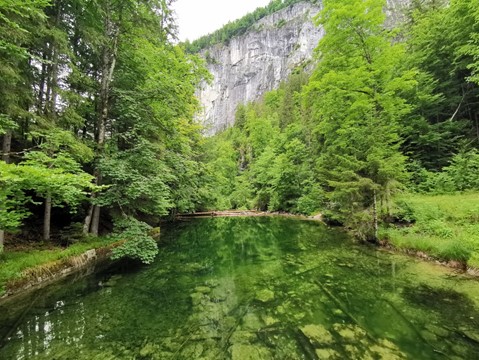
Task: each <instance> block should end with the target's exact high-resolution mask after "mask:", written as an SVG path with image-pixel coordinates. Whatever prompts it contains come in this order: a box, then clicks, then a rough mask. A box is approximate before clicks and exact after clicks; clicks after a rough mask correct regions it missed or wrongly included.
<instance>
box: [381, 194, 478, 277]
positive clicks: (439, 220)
mask: <svg viewBox="0 0 479 360" xmlns="http://www.w3.org/2000/svg"><path fill="white" fill-rule="evenodd" d="M393 214H394V216H395V217H396V218H398V219H401V220H403V221H404V222H405V223H408V222H409V223H410V225H402V226H397V225H393V226H389V227H387V228H383V229H382V230H381V237H382V238H384V239H387V240H388V241H389V242H390V243H391V244H392V245H394V246H396V247H398V248H402V249H412V250H417V251H423V252H425V253H427V254H429V255H431V256H434V257H437V258H439V259H442V260H447V261H449V260H454V261H459V262H461V263H463V264H466V265H468V266H470V267H475V268H479V193H464V194H450V195H424V194H403V195H400V196H398V197H396V199H395V206H394V210H393Z"/></svg>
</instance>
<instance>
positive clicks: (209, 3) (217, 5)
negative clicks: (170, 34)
mask: <svg viewBox="0 0 479 360" xmlns="http://www.w3.org/2000/svg"><path fill="white" fill-rule="evenodd" d="M269 2H270V0H239V1H238V0H177V1H176V2H175V3H173V9H174V10H175V12H176V19H177V20H176V22H177V24H178V26H179V38H180V40H181V41H184V40H186V39H188V40H195V39H197V38H199V37H200V36H202V35H206V34H208V33H211V32H213V31H215V30H217V29H219V28H220V27H222V26H223V25H224V24H226V23H228V21H232V20H236V19H239V18H240V17H242V16H243V15H246V14H247V13H249V12H252V11H253V10H255V9H256V8H258V7H261V6H266V5H267V4H268V3H269Z"/></svg>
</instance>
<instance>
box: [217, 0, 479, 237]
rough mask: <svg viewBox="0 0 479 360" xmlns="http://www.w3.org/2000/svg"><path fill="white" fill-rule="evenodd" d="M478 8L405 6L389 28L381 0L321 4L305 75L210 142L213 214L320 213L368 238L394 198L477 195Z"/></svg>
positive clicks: (460, 1) (465, 4)
mask: <svg viewBox="0 0 479 360" xmlns="http://www.w3.org/2000/svg"><path fill="white" fill-rule="evenodd" d="M476 5H477V1H470V0H456V1H451V2H450V5H448V6H446V5H445V4H444V3H441V2H437V1H419V2H413V3H412V5H411V8H410V9H409V11H408V13H407V15H406V17H407V21H406V22H405V23H404V24H402V25H401V27H400V28H397V29H390V28H385V27H384V25H383V24H384V21H385V15H384V13H383V8H384V1H382V0H368V1H362V0H356V1H351V0H335V1H332V0H331V1H324V8H323V10H322V11H321V13H320V14H319V15H318V17H317V23H318V25H322V26H323V27H324V28H325V30H326V35H325V36H324V38H323V39H322V40H321V41H320V43H319V45H318V47H317V56H318V65H317V67H316V69H315V70H314V71H313V73H312V75H310V76H307V75H306V74H305V73H304V72H303V71H302V70H300V69H298V70H296V71H295V72H294V73H293V74H292V75H291V77H290V78H289V79H288V80H287V81H285V82H284V83H283V84H282V85H281V86H280V88H279V89H278V90H275V91H272V92H269V93H267V94H265V96H264V98H263V100H261V101H260V102H257V103H253V104H248V105H246V106H240V107H239V108H238V109H237V116H236V123H235V126H234V127H233V128H231V129H228V130H226V131H225V132H223V133H221V134H218V135H216V136H215V137H214V138H212V139H209V140H208V141H209V148H210V149H211V151H210V153H209V157H210V158H209V162H208V166H209V171H210V173H212V174H215V176H213V181H214V182H213V184H208V186H210V189H215V190H216V191H214V194H215V196H214V197H212V198H211V199H210V204H209V206H210V207H212V208H231V207H232V208H251V209H261V210H271V211H287V212H295V213H303V214H314V213H317V212H321V213H322V214H323V215H324V216H325V218H326V219H327V220H329V221H331V222H334V223H341V224H344V225H346V226H347V227H348V228H350V229H352V230H353V232H354V233H355V234H356V235H357V236H358V237H359V238H362V239H369V240H374V239H377V237H378V227H379V223H380V222H381V221H382V220H384V221H387V220H390V219H391V218H392V217H393V216H392V213H391V212H392V208H393V201H392V199H393V195H394V193H396V192H397V191H399V190H402V191H404V190H409V191H417V192H432V193H453V192H457V191H465V190H478V189H479V183H478V179H479V178H478V176H479V175H478V174H479V171H478V153H477V148H478V141H479V132H478V129H479V124H478V116H479V114H478V112H479V108H478V105H479V102H478V100H477V99H478V83H477V51H478V50H477V49H478V47H477V46H478V44H477V36H478V31H479V30H478V26H479V23H478V21H477V18H476V14H477V11H476V10H477V6H476ZM444 59H448V60H447V61H445V60H444Z"/></svg>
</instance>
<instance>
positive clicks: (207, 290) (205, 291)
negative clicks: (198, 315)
mask: <svg viewBox="0 0 479 360" xmlns="http://www.w3.org/2000/svg"><path fill="white" fill-rule="evenodd" d="M195 292H197V293H201V294H209V293H210V292H211V288H209V287H207V286H197V287H196V288H195Z"/></svg>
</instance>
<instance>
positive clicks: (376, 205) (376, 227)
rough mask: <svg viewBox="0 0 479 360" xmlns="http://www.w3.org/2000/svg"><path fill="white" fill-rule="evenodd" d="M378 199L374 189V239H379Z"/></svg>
mask: <svg viewBox="0 0 479 360" xmlns="http://www.w3.org/2000/svg"><path fill="white" fill-rule="evenodd" d="M377 207H378V201H377V195H376V189H374V190H373V226H374V241H375V242H377V241H378V229H379V226H378V208H377Z"/></svg>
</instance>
